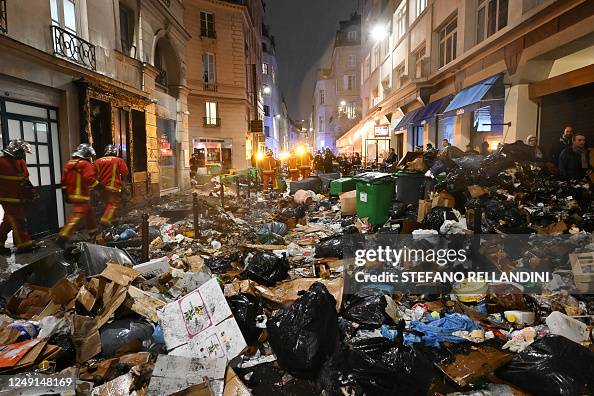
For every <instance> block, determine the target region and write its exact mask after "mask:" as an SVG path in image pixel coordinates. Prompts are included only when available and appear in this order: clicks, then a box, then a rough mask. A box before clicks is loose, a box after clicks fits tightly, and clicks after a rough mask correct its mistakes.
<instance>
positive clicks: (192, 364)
mask: <svg viewBox="0 0 594 396" xmlns="http://www.w3.org/2000/svg"><path fill="white" fill-rule="evenodd" d="M226 367H227V360H226V359H224V358H223V359H198V358H186V357H181V356H171V355H159V356H158V357H157V362H156V363H155V368H154V369H153V374H152V377H151V381H150V383H149V386H148V389H147V391H146V395H147V396H161V395H171V394H177V392H181V394H186V395H195V394H196V395H210V394H212V391H211V390H210V386H208V381H219V382H220V383H221V384H222V382H223V379H224V378H225V369H226ZM205 382H206V383H207V384H206V385H207V387H206V389H204V387H200V386H199V387H195V386H196V385H200V384H204V383H205ZM189 388H192V390H191V391H190V390H189ZM184 390H186V392H191V393H184V392H183V391H184ZM195 392H197V393H195ZM217 393H218V392H217Z"/></svg>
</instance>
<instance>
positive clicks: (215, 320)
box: [158, 278, 247, 359]
mask: <svg viewBox="0 0 594 396" xmlns="http://www.w3.org/2000/svg"><path fill="white" fill-rule="evenodd" d="M158 317H159V322H160V324H161V328H162V329H163V336H164V338H165V344H166V346H167V349H168V350H170V351H171V350H173V349H175V348H178V347H180V346H182V345H183V346H185V348H187V349H189V350H191V351H193V352H200V353H198V354H195V355H192V357H200V356H207V357H213V358H214V357H226V358H227V359H232V358H234V357H235V356H237V354H239V353H240V352H241V351H242V350H243V349H244V348H245V347H246V346H247V345H246V343H245V340H244V339H243V336H242V335H241V331H239V326H237V323H236V322H235V319H233V317H232V313H231V309H230V308H229V305H228V304H227V300H225V296H224V295H223V292H222V290H221V288H220V286H219V283H218V281H217V280H216V279H214V278H213V279H211V280H209V281H208V282H206V283H204V284H203V285H202V286H200V287H199V288H197V289H196V290H194V291H193V292H191V293H189V294H187V295H185V296H184V297H182V298H180V299H178V300H176V301H174V302H172V303H169V304H167V305H166V306H165V307H163V309H162V310H159V311H158ZM174 354H177V355H179V351H178V353H174Z"/></svg>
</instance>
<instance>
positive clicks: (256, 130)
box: [184, 0, 265, 172]
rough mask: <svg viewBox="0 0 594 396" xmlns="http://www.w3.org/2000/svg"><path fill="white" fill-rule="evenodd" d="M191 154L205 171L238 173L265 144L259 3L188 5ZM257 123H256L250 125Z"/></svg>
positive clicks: (192, 1)
mask: <svg viewBox="0 0 594 396" xmlns="http://www.w3.org/2000/svg"><path fill="white" fill-rule="evenodd" d="M184 6H185V8H186V10H185V17H184V20H185V25H186V26H187V28H188V30H189V32H190V34H191V36H192V38H191V39H190V41H189V43H188V45H187V46H186V48H185V54H186V61H187V65H188V89H189V96H188V107H189V113H190V116H189V125H190V138H191V146H192V150H193V151H194V152H196V153H197V154H198V156H199V158H201V159H202V161H203V166H201V168H202V170H201V171H203V172H206V171H207V169H208V168H215V169H218V168H222V169H230V168H235V169H242V168H245V167H247V166H248V164H249V163H250V158H251V156H252V153H253V152H254V151H256V150H258V149H259V148H261V149H262V148H263V147H264V145H265V137H264V133H263V132H264V129H263V125H262V120H263V117H264V107H263V92H262V42H261V37H262V18H263V13H264V9H263V4H262V1H261V0H226V1H222V0H186V1H184ZM252 121H257V122H252Z"/></svg>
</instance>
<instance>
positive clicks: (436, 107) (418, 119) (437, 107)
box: [411, 95, 452, 126]
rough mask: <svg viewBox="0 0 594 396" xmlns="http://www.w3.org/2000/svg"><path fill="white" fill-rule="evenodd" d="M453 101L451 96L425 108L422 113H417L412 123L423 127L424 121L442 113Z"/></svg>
mask: <svg viewBox="0 0 594 396" xmlns="http://www.w3.org/2000/svg"><path fill="white" fill-rule="evenodd" d="M451 99H452V96H451V95H450V96H446V97H445V98H441V99H437V100H435V101H433V102H431V103H429V104H428V105H427V106H425V107H423V109H422V111H420V112H419V113H417V115H416V116H415V118H414V119H413V120H412V121H411V124H413V125H414V126H422V125H423V121H427V120H429V119H431V118H433V117H435V116H436V115H437V114H439V113H441V112H442V111H443V109H444V108H445V107H446V106H447V105H448V103H450V100H451Z"/></svg>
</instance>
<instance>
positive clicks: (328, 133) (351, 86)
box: [312, 13, 361, 151]
mask: <svg viewBox="0 0 594 396" xmlns="http://www.w3.org/2000/svg"><path fill="white" fill-rule="evenodd" d="M360 45H361V16H360V15H359V14H358V13H353V14H352V15H351V17H350V18H349V19H348V20H345V21H340V22H339V29H338V30H337V32H336V37H335V40H334V45H333V48H332V55H331V58H330V64H329V65H328V66H329V67H328V68H324V69H320V70H319V71H318V79H317V82H316V87H315V90H314V95H313V114H312V122H313V125H314V130H315V136H316V146H317V148H318V149H322V148H330V149H331V150H333V151H336V140H337V139H338V138H339V137H340V136H341V135H342V134H344V133H345V132H346V131H348V130H349V129H350V128H351V127H352V126H353V125H354V124H356V123H357V122H358V121H359V120H360V119H361V98H360V88H361V82H360V72H359V67H360V66H359V64H360V61H359V59H360Z"/></svg>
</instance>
